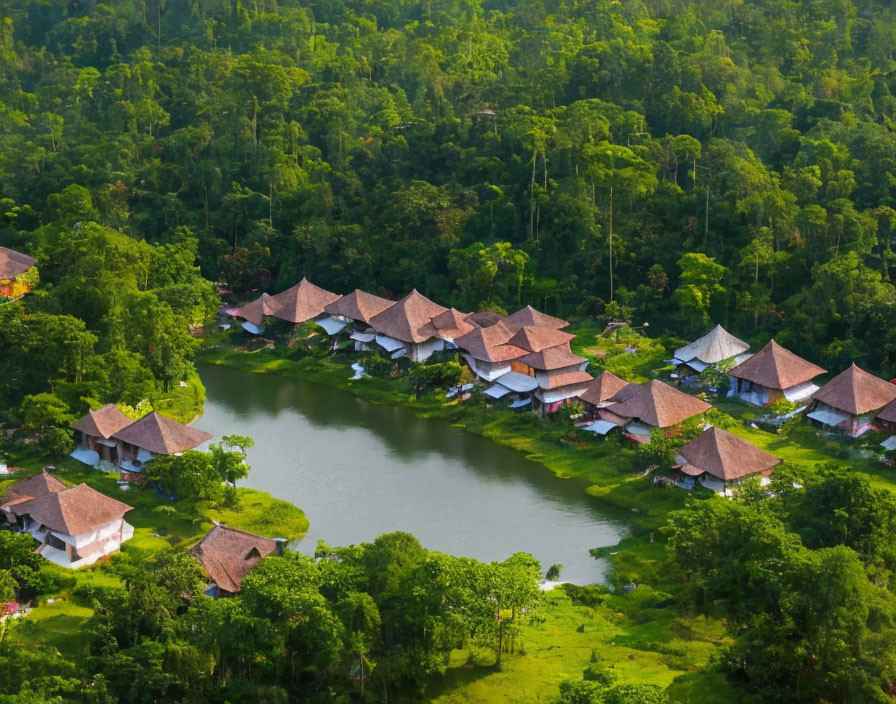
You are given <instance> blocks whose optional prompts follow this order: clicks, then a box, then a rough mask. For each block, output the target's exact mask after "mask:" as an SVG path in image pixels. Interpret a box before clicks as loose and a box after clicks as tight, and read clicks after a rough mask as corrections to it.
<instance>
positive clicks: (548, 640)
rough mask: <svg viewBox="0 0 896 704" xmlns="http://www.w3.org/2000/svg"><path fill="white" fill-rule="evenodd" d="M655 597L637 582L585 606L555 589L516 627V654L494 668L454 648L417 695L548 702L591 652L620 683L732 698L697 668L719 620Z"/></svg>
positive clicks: (713, 642) (721, 639)
mask: <svg viewBox="0 0 896 704" xmlns="http://www.w3.org/2000/svg"><path fill="white" fill-rule="evenodd" d="M663 597H664V595H660V594H657V593H655V592H653V591H651V590H649V589H646V588H645V589H641V590H635V591H634V592H631V593H630V594H627V595H626V596H609V595H605V596H604V597H603V600H604V601H603V603H602V604H600V605H598V606H596V607H590V606H585V605H581V604H579V605H576V604H574V603H573V601H572V600H571V599H570V597H569V596H567V595H566V593H565V592H564V591H563V589H557V590H555V591H553V592H549V593H548V594H546V595H545V598H544V604H543V605H542V606H541V607H540V608H539V609H538V610H537V611H536V612H535V615H534V617H533V619H532V622H531V623H529V624H527V625H525V626H523V627H522V629H521V634H520V639H519V640H518V645H519V646H521V647H522V649H523V651H524V652H523V653H517V654H514V655H505V656H504V658H503V660H502V663H501V666H500V668H498V667H496V666H495V657H494V653H492V652H491V651H476V653H475V657H474V661H473V664H472V665H470V664H469V651H467V650H457V651H455V652H454V653H453V654H452V657H451V663H450V666H449V669H448V671H447V672H446V674H445V675H444V676H442V677H438V678H436V679H435V680H434V681H433V682H432V683H431V685H430V686H429V688H428V689H427V691H426V692H425V698H424V700H425V701H427V702H430V703H431V704H492V703H493V702H495V703H497V702H513V703H514V704H530V703H531V704H535V703H536V702H551V701H553V700H554V699H555V698H556V697H557V695H558V693H559V685H560V682H562V681H563V680H564V679H569V678H580V677H581V674H582V670H584V669H585V667H587V666H588V665H589V663H590V662H591V659H592V657H594V658H595V659H597V660H599V661H600V662H601V663H603V664H604V665H606V666H609V667H612V668H613V669H614V670H615V671H616V672H617V673H618V675H619V681H620V682H622V683H642V684H656V685H660V686H662V687H670V686H671V689H670V692H674V694H675V697H676V699H677V701H679V702H681V704H691V703H693V704H698V703H702V702H723V701H724V702H726V703H728V704H737V703H738V701H739V700H738V698H737V695H736V692H735V691H734V690H733V689H732V688H730V687H728V685H727V684H726V683H725V682H724V680H723V679H722V678H721V676H719V675H716V674H713V673H706V672H705V671H703V668H704V667H705V666H706V664H707V663H708V662H709V658H710V657H711V655H712V654H713V653H714V652H716V650H717V649H718V648H719V647H720V646H721V645H724V644H726V643H728V642H730V641H729V640H728V638H727V636H726V635H725V629H724V624H722V623H721V622H720V621H714V620H708V619H705V618H704V617H702V616H701V617H683V616H681V615H680V614H678V613H677V612H675V610H674V609H672V608H666V609H657V608H651V606H652V605H653V604H655V603H656V602H657V600H658V599H661V598H663ZM698 675H699V676H698ZM678 678H681V681H680V682H679V681H678Z"/></svg>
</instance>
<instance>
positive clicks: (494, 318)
mask: <svg viewBox="0 0 896 704" xmlns="http://www.w3.org/2000/svg"><path fill="white" fill-rule="evenodd" d="M502 320H504V317H503V316H501V315H498V314H497V313H494V312H492V311H490V310H483V311H480V312H479V313H470V314H469V315H468V316H467V322H468V323H471V324H472V325H476V326H478V327H480V328H488V327H491V326H492V325H495V324H497V323H500V322H501V321H502Z"/></svg>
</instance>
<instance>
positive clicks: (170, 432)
mask: <svg viewBox="0 0 896 704" xmlns="http://www.w3.org/2000/svg"><path fill="white" fill-rule="evenodd" d="M114 437H115V438H117V439H118V440H121V441H122V442H126V443H129V444H131V445H135V446H137V447H142V448H143V449H144V450H149V451H150V452H152V453H153V454H155V455H173V454H174V453H175V452H185V451H186V450H192V449H193V448H194V447H196V446H197V445H201V444H202V443H204V442H205V441H206V440H211V439H212V437H213V436H212V434H211V433H206V432H205V431H204V430H197V429H196V428H191V427H190V426H189V425H183V424H182V423H178V422H177V421H175V420H171V419H170V418H166V417H165V416H160V415H159V414H158V413H156V412H155V411H152V412H150V413H147V414H146V415H145V416H143V417H142V418H141V419H140V420H138V421H135V422H133V423H131V424H130V425H129V426H128V427H126V428H123V429H121V430H119V431H118V432H117V433H115V436H114Z"/></svg>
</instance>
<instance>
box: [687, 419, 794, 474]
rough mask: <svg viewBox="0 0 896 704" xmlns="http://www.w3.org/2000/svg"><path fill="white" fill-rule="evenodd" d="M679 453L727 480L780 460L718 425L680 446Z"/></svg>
mask: <svg viewBox="0 0 896 704" xmlns="http://www.w3.org/2000/svg"><path fill="white" fill-rule="evenodd" d="M678 454H680V455H681V456H682V457H684V458H685V459H686V460H687V462H688V464H690V465H692V466H693V467H696V468H697V469H699V470H703V471H704V472H708V473H709V474H712V475H713V476H715V477H718V478H719V479H722V480H724V481H726V482H730V481H734V480H736V479H741V478H743V477H748V476H750V475H751V474H757V473H758V472H764V471H765V470H767V469H771V468H772V467H774V466H775V465H777V464H780V463H781V460H779V459H778V458H777V457H775V456H774V455H770V454H769V453H767V452H764V451H763V450H760V449H759V448H758V447H756V446H755V445H753V444H752V443H750V442H747V441H746V440H744V439H743V438H739V437H737V436H736V435H732V434H731V433H729V432H727V431H725V430H722V429H720V428H715V427H713V428H707V429H706V430H704V431H703V432H702V433H700V435H698V436H697V437H696V438H694V439H693V440H691V441H690V442H689V443H688V444H687V445H684V446H683V447H681V448H679V450H678Z"/></svg>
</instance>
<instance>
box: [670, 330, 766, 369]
mask: <svg viewBox="0 0 896 704" xmlns="http://www.w3.org/2000/svg"><path fill="white" fill-rule="evenodd" d="M749 349H750V345H749V344H747V343H746V342H744V341H743V340H739V339H737V338H736V337H735V336H734V335H732V334H731V333H729V332H728V331H727V330H725V328H723V327H722V326H721V325H716V326H715V327H714V328H713V329H712V330H710V331H709V332H708V333H706V334H705V335H704V336H703V337H701V338H700V339H699V340H695V341H694V342H692V343H691V344H689V345H685V346H684V347H680V348H679V349H677V350H675V358H676V359H680V360H681V361H682V362H690V361H691V360H693V359H696V360H699V361H701V362H705V363H706V364H715V363H717V362H721V361H722V360H724V359H731V358H732V357H736V356H737V355H739V354H743V353H744V352H746V351H747V350H749Z"/></svg>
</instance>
